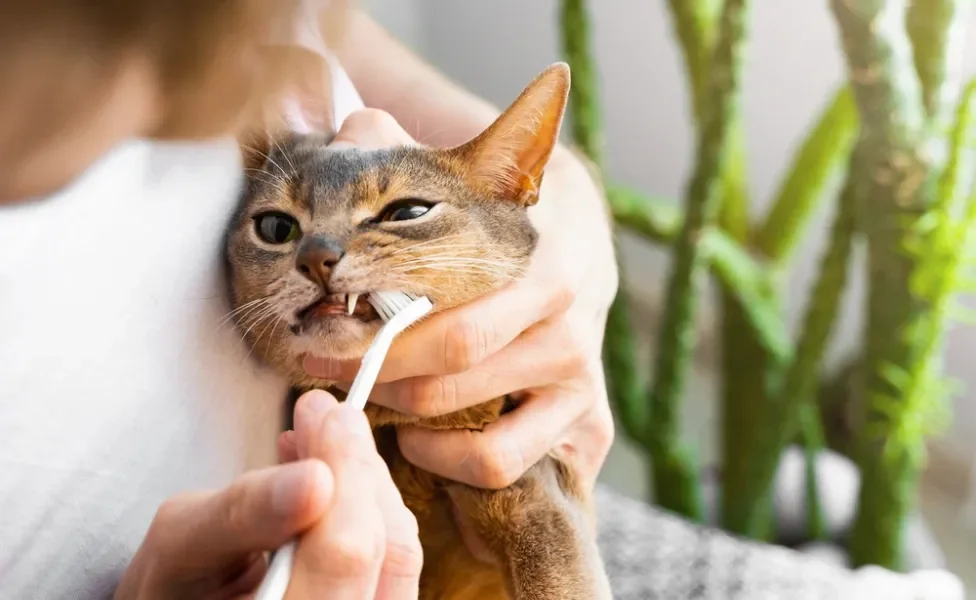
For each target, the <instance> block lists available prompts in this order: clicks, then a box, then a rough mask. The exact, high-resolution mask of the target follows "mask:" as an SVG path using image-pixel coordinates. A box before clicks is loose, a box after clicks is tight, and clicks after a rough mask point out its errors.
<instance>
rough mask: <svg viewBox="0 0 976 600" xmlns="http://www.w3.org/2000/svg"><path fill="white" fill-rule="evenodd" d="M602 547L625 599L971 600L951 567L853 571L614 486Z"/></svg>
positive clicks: (603, 493)
mask: <svg viewBox="0 0 976 600" xmlns="http://www.w3.org/2000/svg"><path fill="white" fill-rule="evenodd" d="M596 505H597V518H598V524H599V529H600V530H599V543H600V551H601V554H602V556H603V560H604V563H605V565H606V568H607V573H608V576H609V577H610V584H611V587H612V588H613V591H614V597H615V598H616V599H617V600H658V599H660V600H860V599H862V598H863V599H864V600H876V599H878V600H880V599H884V600H964V598H965V592H964V590H963V587H962V584H961V582H960V581H959V580H958V579H957V578H955V577H954V576H952V575H951V574H949V573H947V572H945V571H925V572H918V573H913V574H911V575H902V574H896V573H892V572H890V571H886V570H883V569H877V568H869V569H861V570H858V571H852V570H849V569H843V568H839V567H836V566H833V565H831V564H829V563H826V562H824V561H822V560H819V559H817V558H814V557H811V556H807V555H804V554H800V553H799V552H795V551H793V550H790V549H787V548H783V547H779V546H769V545H763V544H758V543H754V542H750V541H744V540H740V539H737V538H735V537H732V536H730V535H728V534H726V533H724V532H721V531H718V530H715V529H710V528H706V527H700V526H697V525H694V524H691V523H688V522H686V521H684V520H682V519H679V518H678V517H676V516H674V515H671V514H669V513H665V512H662V511H659V510H657V509H653V508H651V507H650V506H648V505H647V504H645V503H642V502H638V501H635V500H632V499H630V498H627V497H624V496H622V495H620V494H617V493H616V492H614V491H612V490H611V489H609V488H606V487H602V486H601V487H598V488H597V494H596Z"/></svg>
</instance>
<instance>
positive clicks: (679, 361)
mask: <svg viewBox="0 0 976 600" xmlns="http://www.w3.org/2000/svg"><path fill="white" fill-rule="evenodd" d="M747 15H748V6H747V3H746V0H728V1H727V2H726V4H725V7H724V9H723V12H722V17H721V24H720V27H719V35H718V42H717V43H716V49H715V59H714V61H713V62H712V66H711V68H710V69H709V74H708V84H707V88H708V90H709V94H708V95H709V97H710V98H711V99H712V100H713V101H714V102H713V103H710V104H709V110H708V111H707V113H706V118H705V121H704V126H703V127H702V130H701V133H700V137H699V143H698V155H697V162H696V166H695V172H694V175H693V177H692V179H691V184H690V186H689V190H688V195H687V198H686V201H685V206H686V209H685V220H684V223H683V225H682V228H681V231H680V233H679V234H678V239H677V240H676V245H675V250H674V252H675V256H674V263H673V265H672V269H671V276H670V281H669V284H668V289H667V294H666V298H667V299H666V302H665V307H664V315H663V327H662V329H661V333H660V336H659V341H658V344H657V348H656V353H657V359H656V363H655V369H654V383H653V385H652V388H651V392H650V406H651V422H650V424H649V428H648V438H649V440H650V441H652V442H653V443H654V448H655V453H654V454H653V455H652V460H653V465H652V473H653V479H654V489H655V491H656V493H659V494H660V493H661V491H662V490H667V493H668V496H667V497H664V498H663V500H664V501H667V502H669V503H672V504H668V505H666V504H663V503H662V504H661V505H662V506H663V507H664V508H668V509H670V510H673V511H675V512H678V513H679V514H683V515H685V516H687V517H690V518H693V519H701V517H702V506H701V502H700V494H699V492H698V491H697V488H698V472H697V469H696V468H695V466H694V465H693V464H690V460H689V458H688V456H687V455H686V454H685V453H684V452H682V451H681V450H680V433H679V429H680V426H679V410H678V407H679V406H680V400H681V397H682V395H683V392H684V378H685V375H686V373H687V370H688V368H689V365H690V360H691V354H692V345H693V339H692V337H693V335H694V318H695V309H696V306H697V303H698V300H699V298H698V296H699V294H700V290H699V286H700V281H701V279H702V278H703V277H704V276H705V273H706V263H705V261H704V260H703V256H702V253H701V251H700V246H699V242H700V240H701V237H702V234H703V233H704V232H705V231H706V229H707V228H708V227H711V226H712V225H713V223H714V221H715V218H716V216H717V215H716V213H717V212H718V209H719V207H720V201H721V195H720V193H721V187H720V184H721V179H720V175H721V173H722V168H723V166H724V164H725V160H726V159H727V156H728V137H729V122H730V120H731V117H732V116H733V115H734V114H735V110H736V105H737V102H738V95H739V94H738V88H739V80H740V72H741V62H742V61H741V55H742V52H743V46H744V43H743V42H744V39H745V33H746V21H747ZM659 498H661V497H660V496H659Z"/></svg>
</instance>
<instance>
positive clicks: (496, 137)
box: [455, 63, 570, 206]
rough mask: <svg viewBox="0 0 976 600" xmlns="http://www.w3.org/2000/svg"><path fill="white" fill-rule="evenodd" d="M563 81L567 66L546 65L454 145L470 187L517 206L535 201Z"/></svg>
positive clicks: (559, 115)
mask: <svg viewBox="0 0 976 600" xmlns="http://www.w3.org/2000/svg"><path fill="white" fill-rule="evenodd" d="M569 80H570V78H569V66H568V65H566V64H565V63H556V64H554V65H551V66H550V67H549V68H547V69H546V70H545V71H543V72H542V73H540V74H539V75H538V76H537V77H536V78H535V80H533V81H532V83H530V84H529V85H528V86H527V87H526V88H525V90H524V91H523V92H522V94H521V95H520V96H519V97H518V99H517V100H515V102H513V103H512V105H511V106H509V107H508V109H507V110H505V112H504V113H502V115H501V116H500V117H498V119H496V120H495V122H494V123H492V125H491V126H490V127H488V129H486V130H485V131H484V132H482V134H481V135H479V136H478V137H476V138H475V139H473V140H471V141H470V142H468V143H467V144H465V145H463V146H461V147H459V148H457V149H455V152H458V153H460V156H461V158H462V162H463V163H464V165H465V169H466V172H467V177H468V180H469V182H470V183H471V184H472V185H474V186H475V187H476V188H478V189H482V190H485V191H486V192H488V193H489V194H491V195H493V196H495V197H501V198H505V199H508V200H512V201H514V202H518V203H519V204H521V205H523V206H531V205H533V204H535V203H536V202H537V201H538V199H539V187H540V186H541V185H542V174H543V170H544V169H545V166H546V163H547V162H549V157H550V155H551V154H552V151H553V148H555V146H556V143H557V142H558V140H559V129H560V127H561V125H562V120H563V114H564V113H565V111H566V102H567V98H568V95H569V85H570V82H569Z"/></svg>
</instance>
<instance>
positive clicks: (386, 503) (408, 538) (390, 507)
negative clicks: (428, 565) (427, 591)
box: [376, 464, 424, 600]
mask: <svg viewBox="0 0 976 600" xmlns="http://www.w3.org/2000/svg"><path fill="white" fill-rule="evenodd" d="M376 494H377V504H378V506H379V509H380V512H381V513H383V522H384V523H385V525H386V549H385V551H384V555H383V567H382V568H381V570H380V579H379V584H378V585H377V588H376V600H404V599H411V600H412V599H414V598H417V596H418V595H419V593H420V571H421V570H422V569H423V564H424V559H423V556H424V553H423V549H422V548H421V547H420V537H419V530H418V528H417V519H416V517H414V515H413V513H412V512H410V510H409V509H408V508H407V507H406V505H405V504H404V503H403V497H402V496H401V495H400V491H399V490H398V489H397V488H396V485H395V484H394V483H393V479H392V477H390V472H389V471H388V470H387V469H386V467H385V465H382V464H381V465H378V466H377V469H376Z"/></svg>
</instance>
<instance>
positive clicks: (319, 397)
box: [292, 390, 339, 459]
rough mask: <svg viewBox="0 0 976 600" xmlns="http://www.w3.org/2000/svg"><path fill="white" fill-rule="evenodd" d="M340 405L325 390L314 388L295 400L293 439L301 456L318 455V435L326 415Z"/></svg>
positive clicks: (297, 452) (296, 451)
mask: <svg viewBox="0 0 976 600" xmlns="http://www.w3.org/2000/svg"><path fill="white" fill-rule="evenodd" d="M337 406H339V401H338V400H336V399H335V397H334V396H333V395H332V394H330V393H328V392H326V391H323V390H312V391H310V392H305V393H304V394H302V395H301V396H300V397H299V398H298V400H297V401H296V402H295V424H294V428H295V429H294V432H295V434H294V435H293V436H292V440H293V441H294V442H295V453H296V454H297V455H298V457H299V458H309V457H310V456H316V458H320V459H321V457H320V456H317V455H316V453H315V449H316V448H317V444H318V436H319V434H320V433H321V429H322V424H323V422H324V421H325V417H326V415H328V413H329V412H330V411H331V410H332V409H334V408H336V407H337Z"/></svg>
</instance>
